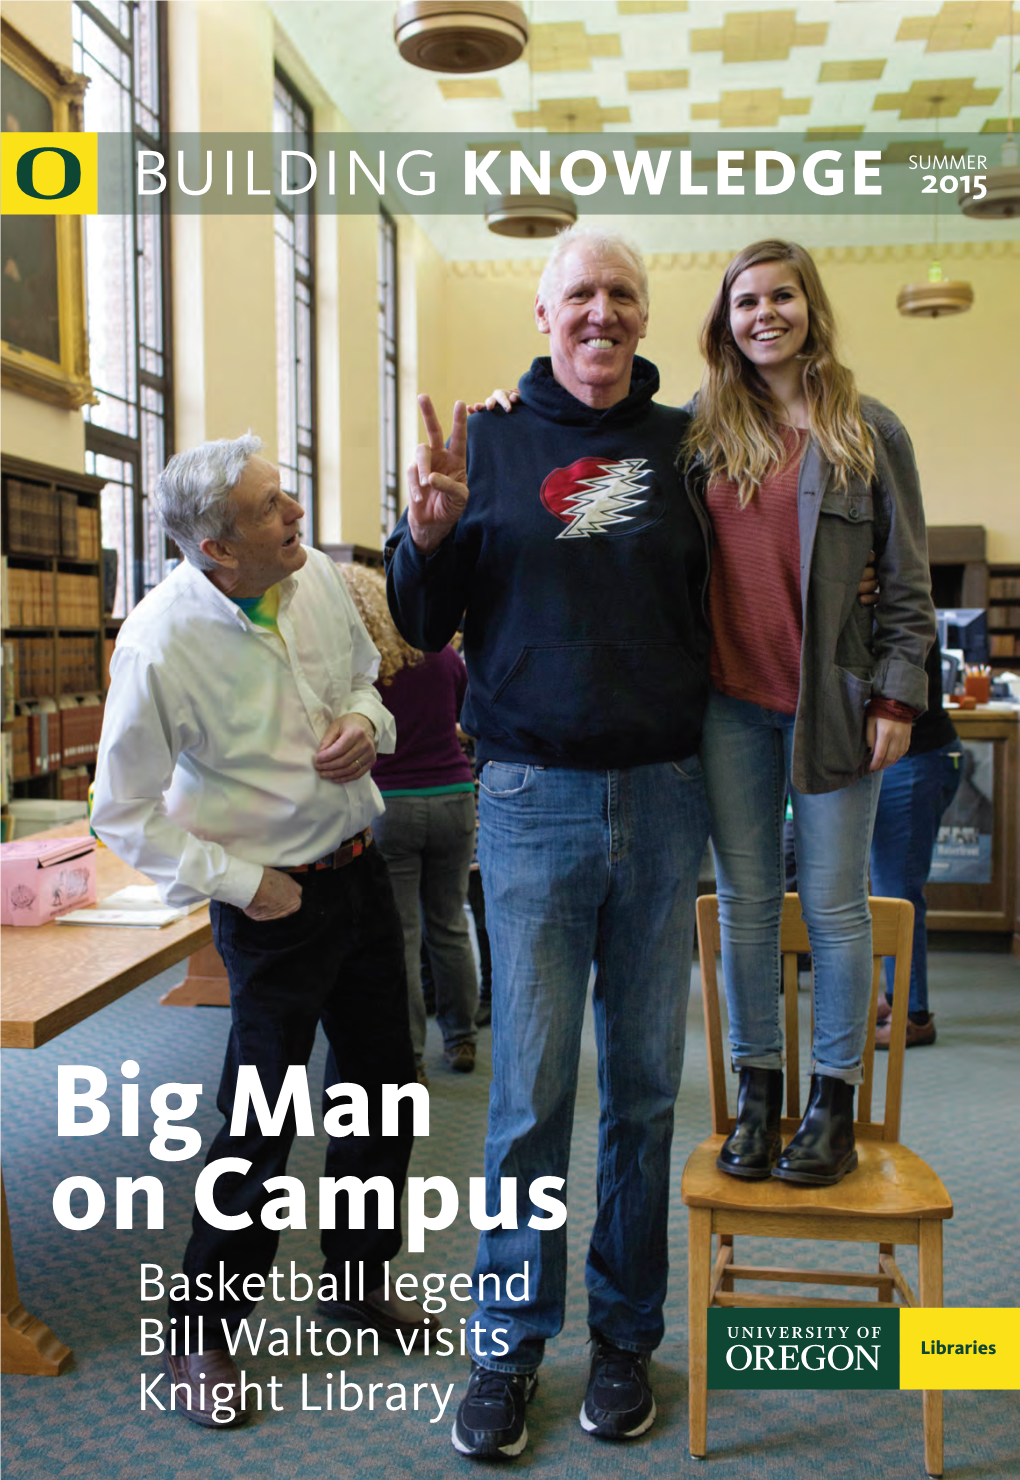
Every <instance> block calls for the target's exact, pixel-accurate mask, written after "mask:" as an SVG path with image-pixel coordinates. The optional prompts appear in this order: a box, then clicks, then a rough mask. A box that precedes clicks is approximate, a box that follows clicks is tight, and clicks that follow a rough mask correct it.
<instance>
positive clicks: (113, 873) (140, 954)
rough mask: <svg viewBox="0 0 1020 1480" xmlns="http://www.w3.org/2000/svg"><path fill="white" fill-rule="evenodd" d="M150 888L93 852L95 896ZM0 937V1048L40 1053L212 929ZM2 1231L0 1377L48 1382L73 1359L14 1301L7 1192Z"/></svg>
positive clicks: (31, 931) (185, 924)
mask: <svg viewBox="0 0 1020 1480" xmlns="http://www.w3.org/2000/svg"><path fill="white" fill-rule="evenodd" d="M88 830H89V828H88V823H87V822H85V821H81V822H74V823H71V824H70V825H65V826H63V827H55V828H49V829H47V830H46V832H45V833H38V834H34V835H33V836H38V837H47V836H48V837H64V838H67V837H87V835H88ZM148 882H149V880H148V879H146V877H145V875H144V874H140V873H138V872H137V871H136V870H135V869H133V868H130V867H129V866H128V865H127V864H126V863H123V862H122V861H121V859H119V858H116V857H115V856H114V855H113V854H112V853H111V852H110V850H109V849H108V848H99V849H98V851H97V854H96V883H97V894H98V898H99V899H103V898H105V896H106V895H108V894H113V893H114V891H115V890H117V889H124V888H126V887H127V885H128V884H147V883H148ZM0 939H2V957H3V959H2V978H0V980H2V988H3V1001H2V1024H0V1046H2V1047H4V1048H40V1047H41V1046H42V1045H43V1044H44V1043H48V1042H49V1041H50V1039H51V1038H56V1037H57V1035H58V1034H60V1033H63V1032H65V1031H66V1030H67V1029H68V1028H73V1027H74V1025H75V1024H76V1023H81V1022H84V1020H85V1019H86V1018H88V1017H91V1016H92V1014H93V1013H94V1012H98V1011H99V1009H100V1008H101V1007H106V1006H107V1005H108V1004H109V1003H110V1002H116V1000H117V999H118V997H123V996H124V995H125V994H126V993H127V992H130V991H132V990H133V988H135V987H138V986H141V984H142V982H146V981H148V980H149V978H150V977H153V976H156V975H157V974H158V973H159V972H161V971H166V970H167V968H168V967H170V966H175V965H176V964H177V962H178V961H182V960H183V959H184V957H185V956H190V955H191V954H192V953H193V952H195V951H199V950H202V949H203V948H204V947H206V946H211V944H212V928H211V926H210V924H209V911H208V909H201V910H196V911H195V913H194V914H191V915H187V916H186V917H185V918H184V919H183V920H177V921H175V922H174V923H173V924H172V925H166V926H164V927H163V929H161V930H149V929H139V928H134V929H132V928H131V927H130V926H125V927H120V926H110V925H95V926H88V925H57V924H56V923H52V922H51V923H50V924H49V925H40V926H37V927H31V926H19V927H15V926H12V925H5V926H3V927H2V928H0ZM0 1233H2V1250H0V1254H2V1271H0V1277H2V1281H3V1290H2V1309H0V1336H2V1341H0V1370H2V1371H4V1372H22V1373H29V1374H33V1375H38V1376H55V1375H56V1374H57V1373H58V1372H62V1371H63V1370H64V1368H65V1367H66V1366H67V1365H68V1363H69V1362H70V1360H71V1356H72V1352H71V1349H70V1347H67V1346H64V1344H63V1343H62V1342H60V1341H58V1340H57V1338H56V1337H55V1336H54V1334H53V1332H52V1331H51V1330H50V1329H49V1327H48V1326H47V1325H45V1324H44V1323H43V1322H42V1321H41V1320H39V1319H38V1318H37V1317H36V1316H31V1315H29V1313H28V1312H27V1311H26V1310H25V1307H24V1306H23V1305H22V1303H21V1301H20V1300H19V1298H18V1281H17V1275H16V1273H15V1268H14V1250H13V1247H12V1244H11V1231H10V1225H9V1223H8V1220H7V1199H6V1195H5V1196H4V1197H3V1210H2V1230H0Z"/></svg>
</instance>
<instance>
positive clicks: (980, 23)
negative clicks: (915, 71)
mask: <svg viewBox="0 0 1020 1480" xmlns="http://www.w3.org/2000/svg"><path fill="white" fill-rule="evenodd" d="M1011 8H1012V6H1011V4H1010V0H975V3H964V0H946V3H945V4H944V5H943V6H942V9H941V10H940V11H939V12H938V14H937V15H915V16H908V17H907V18H906V19H905V20H903V21H901V22H900V28H899V30H898V31H897V32H896V40H897V41H926V42H927V43H928V44H927V46H926V47H925V51H987V49H988V48H989V47H990V46H994V45H995V42H996V41H997V40H998V38H999V37H1000V36H1008V35H1009V28H1010V14H1009V13H1010V10H1011Z"/></svg>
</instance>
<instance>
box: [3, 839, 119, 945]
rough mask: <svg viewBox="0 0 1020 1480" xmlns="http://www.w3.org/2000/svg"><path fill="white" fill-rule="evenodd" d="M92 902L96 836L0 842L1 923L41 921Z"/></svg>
mask: <svg viewBox="0 0 1020 1480" xmlns="http://www.w3.org/2000/svg"><path fill="white" fill-rule="evenodd" d="M95 902H96V840H95V838H25V839H24V840H23V841H21V842H18V843H2V844H0V925H45V924H46V923H47V921H49V920H52V919H54V918H55V917H56V916H57V915H64V914H66V913H67V911H68V910H77V909H81V908H82V907H83V906H85V905H87V904H95Z"/></svg>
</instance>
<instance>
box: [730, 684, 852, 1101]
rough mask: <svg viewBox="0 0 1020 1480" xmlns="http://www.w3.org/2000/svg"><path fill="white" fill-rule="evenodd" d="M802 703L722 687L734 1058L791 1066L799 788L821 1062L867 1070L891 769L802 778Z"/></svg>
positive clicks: (820, 1069) (835, 1073) (801, 874)
mask: <svg viewBox="0 0 1020 1480" xmlns="http://www.w3.org/2000/svg"><path fill="white" fill-rule="evenodd" d="M793 718H794V717H793V715H792V714H778V713H776V712H775V711H774V710H771V709H763V708H762V707H761V706H760V705H758V704H751V703H749V702H748V701H747V700H744V699H732V698H730V697H729V695H727V694H720V693H718V692H717V691H716V690H715V689H713V690H712V694H711V696H710V698H709V701H708V714H707V716H706V719H705V730H704V736H703V739H702V748H701V760H702V765H703V767H704V772H705V785H706V788H707V791H708V804H709V807H710V809H711V815H712V850H713V852H714V854H715V867H716V880H717V893H718V896H719V918H720V922H721V925H722V958H723V976H724V979H725V983H726V1001H727V1005H728V1007H729V1018H730V1052H731V1057H732V1061H733V1067H734V1068H741V1067H747V1068H760V1069H781V1068H782V1066H783V1030H782V1026H781V1022H780V1014H779V989H780V982H781V967H780V954H779V926H780V919H781V916H782V908H783V894H784V892H785V872H784V866H783V816H784V814H785V811H786V797H787V793H788V792H789V794H790V796H791V799H792V802H793V826H794V837H795V841H796V848H797V880H798V892H799V894H800V902H801V908H802V911H803V914H804V919H805V921H806V923H807V927H808V934H809V935H810V937H811V954H812V961H813V966H814V972H813V975H814V1011H815V1027H814V1042H813V1045H812V1073H814V1074H828V1075H830V1076H831V1077H832V1078H833V1079H842V1080H845V1081H846V1082H847V1083H848V1084H860V1083H861V1080H862V1079H863V1077H864V1073H863V1068H862V1062H861V1061H862V1056H863V1053H864V1042H865V1038H866V1036H867V1025H868V1005H869V1002H870V998H871V972H872V955H871V914H870V911H869V909H868V850H869V848H870V846H871V829H872V826H873V824H874V819H875V806H876V803H877V801H878V793H879V789H880V786H881V772H876V773H875V774H874V775H868V776H865V777H863V778H862V779H861V780H859V781H855V782H853V783H852V784H851V785H850V786H847V787H844V788H843V789H842V790H840V791H830V792H825V793H823V794H821V795H816V796H805V795H803V794H802V793H800V792H798V791H795V790H794V789H793V787H792V786H791V785H790V780H789V778H790V759H791V755H792V752H793Z"/></svg>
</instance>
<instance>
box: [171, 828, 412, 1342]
mask: <svg viewBox="0 0 1020 1480" xmlns="http://www.w3.org/2000/svg"><path fill="white" fill-rule="evenodd" d="M297 877H298V882H299V883H300V884H301V887H302V902H301V908H300V910H298V911H297V912H296V913H295V914H293V915H288V916H286V917H285V918H284V919H282V920H267V921H261V922H260V921H257V920H251V919H249V918H248V916H247V915H245V914H244V912H243V911H242V910H239V909H236V908H234V906H233V905H228V904H220V903H218V902H216V901H214V902H213V904H212V907H211V911H210V913H211V916H212V926H213V939H214V941H215V943H216V949H217V950H218V951H219V953H220V955H221V956H222V957H223V961H224V964H225V965H226V968H227V974H228V976H229V978H230V1012H231V1029H230V1040H229V1043H228V1045H227V1053H226V1059H225V1061H224V1065H223V1077H222V1079H221V1081H220V1089H219V1095H218V1097H217V1101H216V1103H217V1107H218V1108H219V1110H220V1112H221V1113H222V1115H223V1116H224V1119H225V1121H226V1124H225V1125H224V1126H223V1128H222V1130H221V1131H220V1132H219V1134H218V1135H217V1137H216V1139H215V1140H214V1141H213V1143H212V1145H211V1146H210V1148H209V1154H208V1156H207V1158H206V1161H207V1163H208V1162H210V1161H215V1160H216V1159H218V1158H220V1157H243V1158H244V1159H245V1160H246V1161H250V1162H251V1169H250V1171H249V1172H247V1173H245V1174H244V1175H241V1174H239V1173H236V1172H227V1173H224V1175H223V1176H221V1177H220V1178H219V1179H218V1180H217V1182H216V1187H215V1200H216V1206H217V1208H218V1209H219V1210H220V1212H222V1213H225V1214H238V1213H247V1214H248V1215H249V1217H250V1218H251V1219H252V1222H251V1224H250V1225H249V1226H248V1227H246V1228H241V1229H237V1230H231V1231H227V1230H225V1229H219V1228H213V1227H212V1226H211V1225H210V1224H209V1223H208V1222H206V1220H205V1219H204V1218H203V1217H202V1216H201V1215H200V1214H199V1212H198V1209H197V1208H196V1209H195V1212H194V1215H193V1218H192V1230H193V1231H192V1235H191V1239H190V1241H189V1243H188V1247H187V1251H186V1252H185V1255H184V1263H183V1270H184V1273H185V1274H186V1275H187V1276H188V1280H189V1292H190V1297H191V1298H190V1299H189V1300H188V1301H187V1302H177V1301H175V1302H174V1303H173V1305H172V1307H171V1314H172V1315H176V1316H178V1317H180V1316H182V1315H185V1314H188V1315H194V1316H197V1315H203V1316H205V1317H206V1346H214V1345H216V1344H217V1334H218V1333H220V1331H221V1327H220V1318H222V1317H225V1318H226V1319H227V1322H228V1324H229V1325H231V1326H233V1325H235V1324H236V1322H237V1321H239V1320H240V1319H241V1318H242V1317H244V1316H246V1315H248V1314H249V1312H250V1311H251V1310H252V1309H253V1306H254V1303H255V1302H253V1301H251V1300H246V1299H245V1298H244V1297H243V1294H242V1292H241V1285H242V1283H243V1280H244V1277H245V1275H247V1274H262V1275H264V1274H266V1273H267V1271H268V1270H269V1268H270V1266H271V1264H272V1262H273V1258H274V1256H275V1254H276V1248H277V1244H278V1242H279V1233H278V1231H277V1230H276V1229H273V1228H266V1227H265V1226H264V1225H263V1223H262V1222H261V1219H260V1213H261V1210H262V1208H263V1207H264V1206H265V1204H266V1203H267V1202H268V1201H269V1199H270V1198H271V1197H272V1196H274V1194H273V1193H267V1192H266V1191H265V1190H264V1188H263V1185H262V1184H263V1182H264V1181H265V1180H266V1179H267V1178H270V1177H277V1176H280V1175H282V1173H283V1172H284V1170H285V1168H286V1165H287V1156H288V1153H289V1151H290V1147H291V1143H292V1142H293V1139H294V1134H295V1123H294V1116H293V1112H292V1111H289V1112H288V1115H287V1119H286V1122H285V1124H284V1127H283V1131H282V1133H281V1134H280V1135H278V1136H267V1135H263V1133H262V1131H261V1130H260V1129H259V1125H258V1121H257V1119H256V1117H255V1115H254V1113H253V1111H252V1110H251V1109H249V1113H248V1123H247V1127H246V1131H245V1134H244V1135H243V1136H231V1135H230V1119H231V1115H232V1113H233V1104H234V1090H235V1085H236V1082H237V1070H238V1067H239V1066H240V1065H242V1064H253V1065H255V1066H256V1067H257V1068H258V1072H259V1077H260V1079H261V1081H262V1087H263V1090H264V1091H265V1096H266V1101H267V1103H268V1105H269V1108H270V1111H272V1109H273V1107H274V1106H275V1104H276V1101H277V1098H278V1096H279V1093H280V1089H281V1087H282V1084H283V1079H284V1075H285V1074H286V1072H287V1068H288V1066H289V1065H291V1064H307V1063H308V1059H309V1056H310V1054H311V1052H312V1046H313V1044H314V1041H315V1031H316V1025H317V1024H318V1023H319V1022H321V1023H322V1026H323V1030H324V1032H325V1034H326V1038H327V1040H328V1042H329V1053H328V1056H327V1059H326V1077H325V1084H326V1085H331V1084H336V1083H338V1082H351V1083H356V1084H360V1085H361V1086H363V1088H364V1089H365V1091H366V1093H367V1096H368V1105H369V1131H370V1134H369V1135H368V1136H354V1135H351V1136H345V1137H343V1138H341V1139H334V1138H330V1140H329V1145H328V1147H327V1150H326V1167H325V1172H326V1175H327V1176H329V1177H348V1176H353V1177H360V1178H363V1179H366V1178H368V1177H376V1176H383V1177H388V1178H389V1179H390V1181H391V1182H392V1183H393V1199H394V1208H395V1217H394V1222H395V1225H396V1226H395V1227H394V1228H393V1229H381V1228H379V1227H378V1226H377V1223H378V1215H377V1206H378V1204H377V1199H376V1196H375V1194H374V1193H370V1194H369V1195H368V1196H367V1197H366V1200H365V1201H366V1214H365V1223H366V1227H365V1228H364V1229H352V1228H348V1227H347V1226H346V1222H347V1219H346V1214H347V1199H346V1197H345V1195H344V1194H342V1193H341V1194H339V1195H338V1196H337V1199H336V1222H337V1224H338V1227H337V1228H336V1229H332V1230H331V1229H324V1230H323V1232H322V1252H323V1254H324V1255H325V1267H326V1269H328V1270H331V1271H333V1272H334V1273H338V1274H341V1275H342V1273H343V1269H344V1264H345V1262H346V1261H347V1260H350V1261H351V1263H352V1288H356V1287H355V1285H354V1278H355V1263H356V1261H358V1260H363V1261H364V1266H365V1268H364V1278H365V1285H364V1288H365V1290H366V1291H367V1290H373V1289H375V1288H376V1287H377V1286H378V1285H380V1284H381V1283H382V1278H383V1261H384V1260H387V1259H392V1258H393V1257H394V1255H395V1254H396V1253H397V1252H398V1250H399V1249H400V1245H401V1242H402V1235H401V1229H400V1199H401V1195H402V1193H403V1189H404V1181H405V1178H406V1175H407V1165H408V1161H409V1160H410V1156H411V1142H412V1133H411V1106H410V1104H409V1102H408V1101H406V1100H405V1101H402V1102H401V1105H400V1120H399V1134H398V1135H396V1136H386V1137H384V1136H383V1135H382V1134H381V1131H382V1110H381V1087H382V1085H383V1084H384V1083H389V1084H393V1083H397V1084H408V1083H413V1082H414V1081H415V1079H416V1071H415V1062H414V1053H413V1051H412V1049H411V1037H410V1031H409V1028H408V1017H407V981H406V976H405V970H404V944H403V932H402V930H401V926H400V920H399V918H398V916H397V910H396V905H395V904H394V901H393V891H392V889H391V887H390V881H389V875H388V874H387V871H386V863H385V861H384V859H383V857H382V855H381V853H380V852H379V849H378V848H377V847H371V848H369V849H368V850H367V851H366V852H365V853H364V854H362V855H361V857H359V858H356V859H355V860H354V861H353V862H352V863H350V864H348V865H347V867H346V868H343V869H337V870H331V869H323V870H316V871H311V872H309V873H306V874H300V875H298V876H297ZM331 1104H332V1101H328V1100H326V1099H325V1096H324V1097H323V1108H324V1109H326V1108H329V1106H330V1105H331ZM320 1134H321V1132H320ZM306 1193H307V1215H308V1218H309V1221H310V1222H313V1221H314V1220H315V1219H316V1217H317V1212H318V1189H317V1188H308V1189H306ZM221 1261H222V1264H223V1274H224V1276H225V1277H229V1276H230V1275H234V1274H236V1275H237V1276H238V1278H237V1280H236V1281H235V1284H234V1290H235V1292H236V1293H235V1296H234V1297H233V1298H231V1297H229V1296H228V1297H227V1298H225V1299H222V1300H221V1299H220V1298H219V1293H218V1292H219V1275H220V1262H221ZM198 1274H207V1275H211V1276H212V1283H213V1286H214V1288H215V1289H216V1292H217V1294H216V1298H215V1299H213V1300H201V1301H199V1300H196V1299H195V1294H196V1291H195V1285H194V1280H195V1276H196V1275H198ZM341 1288H343V1286H342V1285H341ZM220 1344H222V1338H221V1341H220Z"/></svg>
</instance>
